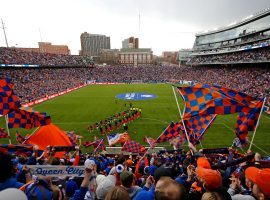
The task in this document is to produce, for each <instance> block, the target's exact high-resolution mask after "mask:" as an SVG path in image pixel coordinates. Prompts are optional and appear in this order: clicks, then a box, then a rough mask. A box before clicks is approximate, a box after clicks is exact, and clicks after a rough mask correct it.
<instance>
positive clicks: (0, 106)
mask: <svg viewBox="0 0 270 200" xmlns="http://www.w3.org/2000/svg"><path fill="white" fill-rule="evenodd" d="M19 107H20V102H19V98H18V97H17V96H16V95H15V94H14V91H13V84H12V83H11V80H10V79H8V78H6V79H1V80H0V115H6V114H8V113H9V112H11V111H12V110H13V109H17V108H19Z"/></svg>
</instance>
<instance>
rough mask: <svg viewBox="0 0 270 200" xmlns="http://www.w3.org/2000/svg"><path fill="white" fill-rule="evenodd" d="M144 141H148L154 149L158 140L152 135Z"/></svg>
mask: <svg viewBox="0 0 270 200" xmlns="http://www.w3.org/2000/svg"><path fill="white" fill-rule="evenodd" d="M144 141H145V142H147V143H148V144H149V146H150V148H151V149H154V148H155V146H156V140H155V139H153V138H150V137H146V136H145V137H144Z"/></svg>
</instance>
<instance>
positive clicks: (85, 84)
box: [0, 9, 270, 200]
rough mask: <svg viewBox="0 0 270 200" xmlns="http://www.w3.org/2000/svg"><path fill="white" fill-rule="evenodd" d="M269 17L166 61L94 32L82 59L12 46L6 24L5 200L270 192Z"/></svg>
mask: <svg viewBox="0 0 270 200" xmlns="http://www.w3.org/2000/svg"><path fill="white" fill-rule="evenodd" d="M139 18H140V16H139ZM269 22H270V9H263V10H261V11H259V12H257V13H255V14H253V15H250V16H248V17H246V18H245V19H243V20H242V21H239V22H236V23H233V24H231V25H229V26H224V27H220V28H217V29H215V30H211V31H204V32H200V33H196V34H195V37H194V38H195V41H193V42H194V45H193V47H192V48H191V49H188V50H187V49H182V50H179V51H178V52H177V53H176V54H174V55H173V54H171V53H169V52H167V53H164V54H163V58H155V57H156V56H154V55H153V52H152V50H151V49H150V48H139V38H134V37H130V38H128V39H125V40H124V41H123V42H122V49H119V50H117V49H112V48H111V47H110V37H107V36H105V35H98V34H88V33H87V32H84V33H82V34H81V37H80V39H81V50H80V53H79V55H72V54H71V53H70V51H69V50H68V49H67V48H66V47H65V46H64V45H62V46H61V45H59V46H57V45H51V43H46V42H39V48H19V47H9V46H8V43H7V38H6V33H5V27H4V23H3V21H2V25H3V30H4V34H5V41H6V47H4V46H2V47H0V76H1V79H0V98H1V101H0V115H1V118H0V199H30V200H31V199H38V200H41V199H74V200H79V199H89V200H95V199H97V200H100V199H106V200H118V199H119V200H122V199H123V200H129V199H134V200H144V199H145V200H150V199H151V200H154V199H156V200H163V199H164V200H178V199H179V200H182V199H185V200H189V199H190V200H192V199H204V200H206V199H217V200H220V199H222V200H223V199H226V200H227V199H252V200H253V199H254V200H259V199H265V200H267V199H270V185H269V184H270V137H269V136H268V135H269V134H270V108H269V107H270V67H269V63H270V23H269ZM98 45H100V46H99V47H98ZM166 54H167V55H166ZM166 56H167V57H168V58H169V59H167V60H166Z"/></svg>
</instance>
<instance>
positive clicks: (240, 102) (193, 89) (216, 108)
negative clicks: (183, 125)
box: [178, 84, 252, 119]
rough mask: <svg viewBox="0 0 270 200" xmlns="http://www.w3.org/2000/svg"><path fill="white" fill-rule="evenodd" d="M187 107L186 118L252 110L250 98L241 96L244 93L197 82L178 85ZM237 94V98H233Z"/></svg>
mask: <svg viewBox="0 0 270 200" xmlns="http://www.w3.org/2000/svg"><path fill="white" fill-rule="evenodd" d="M178 90H179V92H180V93H181V94H182V96H183V98H184V100H185V103H186V107H185V112H184V117H183V118H184V119H187V118H190V117H193V116H197V115H209V114H220V115H225V114H232V113H236V112H250V110H251V109H252V108H250V107H249V105H250V104H249V99H248V98H247V99H246V98H245V96H241V94H243V93H241V94H240V93H236V94H233V93H229V89H228V91H226V90H225V89H223V90H222V88H217V87H212V86H210V85H206V84H197V85H194V86H189V87H178ZM233 96H235V98H232V97H233Z"/></svg>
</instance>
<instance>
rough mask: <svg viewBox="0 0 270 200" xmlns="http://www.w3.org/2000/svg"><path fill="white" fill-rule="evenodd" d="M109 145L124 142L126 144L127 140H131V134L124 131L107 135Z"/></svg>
mask: <svg viewBox="0 0 270 200" xmlns="http://www.w3.org/2000/svg"><path fill="white" fill-rule="evenodd" d="M107 139H108V143H109V146H112V145H115V144H118V143H122V144H124V143H125V142H126V141H128V140H130V136H129V134H128V133H127V132H124V133H116V134H110V135H107Z"/></svg>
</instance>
